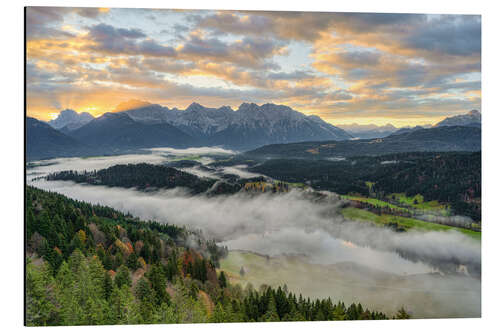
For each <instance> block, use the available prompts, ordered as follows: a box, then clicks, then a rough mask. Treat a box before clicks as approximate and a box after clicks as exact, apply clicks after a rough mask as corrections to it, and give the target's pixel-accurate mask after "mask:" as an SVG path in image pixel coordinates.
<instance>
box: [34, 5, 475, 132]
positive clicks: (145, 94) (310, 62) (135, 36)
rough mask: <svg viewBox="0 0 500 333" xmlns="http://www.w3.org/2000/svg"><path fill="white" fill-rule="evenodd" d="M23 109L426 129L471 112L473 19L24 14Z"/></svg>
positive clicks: (42, 114) (41, 114) (47, 113)
mask: <svg viewBox="0 0 500 333" xmlns="http://www.w3.org/2000/svg"><path fill="white" fill-rule="evenodd" d="M26 20H27V21H26V23H27V24H26V38H27V64H26V74H27V105H28V107H27V112H28V115H29V116H33V117H36V118H39V119H42V120H49V119H51V118H53V117H54V116H55V115H57V113H58V112H59V111H60V110H61V109H66V108H70V109H74V110H76V111H77V112H84V111H86V112H89V113H91V114H93V115H94V116H98V115H100V114H103V113H105V112H109V111H114V110H115V109H116V106H117V105H118V104H120V103H123V102H126V101H129V100H131V99H136V100H143V101H148V102H151V103H158V104H162V105H165V106H168V107H178V108H181V109H183V108H185V107H186V106H187V105H189V104H190V103H191V102H193V101H196V102H198V103H200V104H203V105H205V106H210V107H219V106H222V105H229V106H231V107H233V108H234V109H236V108H237V107H238V106H239V105H240V104H241V103H242V102H255V103H258V104H260V103H268V102H270V103H276V104H285V105H288V106H290V107H292V108H294V109H296V110H298V111H301V112H304V113H306V114H315V115H319V116H321V117H322V118H323V119H325V120H326V121H328V122H331V123H333V124H345V123H353V122H356V123H359V124H367V123H375V124H385V123H387V122H391V123H393V124H394V125H396V126H398V125H399V126H403V125H416V124H427V123H434V122H436V121H438V120H441V119H442V118H444V117H445V116H450V115H456V114H459V113H464V112H467V111H469V110H471V109H480V106H481V17H480V16H473V15H416V14H356V13H310V12H243V11H215V10H214V11H179V10H175V11H174V10H166V9H165V10H163V9H161V10H153V9H118V8H111V9H104V8H50V7H30V8H28V9H27V11H26Z"/></svg>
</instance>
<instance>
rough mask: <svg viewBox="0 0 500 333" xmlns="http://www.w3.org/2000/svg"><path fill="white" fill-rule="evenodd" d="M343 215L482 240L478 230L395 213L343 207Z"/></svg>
mask: <svg viewBox="0 0 500 333" xmlns="http://www.w3.org/2000/svg"><path fill="white" fill-rule="evenodd" d="M342 215H343V216H344V217H345V218H346V219H350V220H355V221H367V222H372V223H375V224H378V225H386V224H389V223H397V224H398V225H399V226H400V227H402V228H404V229H405V230H409V229H412V228H415V229H420V230H426V231H449V230H456V231H459V232H461V233H463V234H466V235H467V236H470V237H472V238H474V239H477V240H480V239H481V233H480V232H477V231H472V230H468V229H464V228H457V227H451V226H447V225H443V224H437V223H431V222H426V221H421V220H417V219H413V218H408V217H401V216H394V215H387V214H382V215H377V214H374V213H372V212H369V211H366V210H364V209H359V208H354V207H347V208H344V209H342Z"/></svg>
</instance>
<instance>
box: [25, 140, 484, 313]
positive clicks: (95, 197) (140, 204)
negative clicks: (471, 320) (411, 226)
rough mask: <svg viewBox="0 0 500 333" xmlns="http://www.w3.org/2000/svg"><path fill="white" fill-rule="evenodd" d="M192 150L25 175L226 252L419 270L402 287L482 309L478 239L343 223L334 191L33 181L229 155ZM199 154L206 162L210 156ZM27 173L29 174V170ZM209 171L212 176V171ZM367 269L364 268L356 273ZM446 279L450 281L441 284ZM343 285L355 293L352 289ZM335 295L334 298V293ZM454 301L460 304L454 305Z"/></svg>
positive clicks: (70, 164)
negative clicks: (220, 191)
mask: <svg viewBox="0 0 500 333" xmlns="http://www.w3.org/2000/svg"><path fill="white" fill-rule="evenodd" d="M196 149H197V151H192V150H188V151H184V150H173V149H155V150H152V151H148V152H146V153H145V154H138V155H122V156H113V157H99V158H89V159H80V158H67V159H54V160H49V161H44V162H43V163H41V165H40V166H35V167H33V168H31V169H29V170H28V181H29V183H30V184H31V185H34V186H36V187H39V188H42V189H46V190H50V191H55V192H58V193H61V194H64V195H66V196H68V197H71V198H74V199H78V200H83V201H87V202H91V203H94V204H101V205H107V206H110V207H113V208H115V209H118V210H120V211H122V212H124V213H131V214H132V215H134V216H137V217H139V218H141V219H146V220H156V221H159V222H164V223H171V224H176V225H184V226H187V227H188V228H191V229H197V230H201V231H202V232H203V233H204V234H205V235H206V236H207V237H209V238H214V239H216V240H217V241H218V242H220V243H221V244H222V245H226V246H228V248H229V249H230V250H248V251H253V252H256V253H259V254H263V255H269V256H275V257H277V256H281V255H299V256H302V257H303V258H304V261H305V262H307V263H311V264H320V265H335V264H340V263H344V262H353V263H356V264H359V265H361V266H362V267H369V268H370V269H373V270H375V271H382V272H386V273H388V274H392V275H391V276H395V277H398V276H399V277H405V276H408V275H416V276H417V275H418V276H419V280H418V282H415V285H413V286H406V287H405V288H409V290H413V291H415V290H419V291H420V292H423V293H424V294H429V293H430V294H429V295H432V297H434V298H432V299H434V301H436V302H437V301H439V302H440V304H446V302H444V298H448V297H452V298H453V297H455V298H456V297H458V299H454V300H453V301H452V302H453V303H454V304H453V306H451V305H450V306H451V307H453V309H452V310H451V309H448V310H449V311H448V310H447V309H446V308H445V309H444V310H443V312H442V314H446V315H451V316H453V315H454V316H461V315H465V314H466V313H468V314H469V315H470V313H474V314H477V313H480V306H479V305H480V280H479V279H477V278H469V277H467V276H466V275H469V274H470V275H472V276H473V277H474V276H475V277H478V276H480V267H481V256H480V255H481V248H480V242H477V241H475V240H473V239H471V238H470V237H467V236H466V235H464V234H462V233H459V232H454V231H450V232H420V231H414V230H410V231H408V232H403V233H397V232H394V231H392V230H391V229H388V228H380V227H376V226H373V225H371V224H368V223H358V222H354V221H347V220H345V219H344V217H343V216H342V215H341V214H340V208H341V207H342V205H343V202H342V200H340V199H339V198H338V196H336V195H335V194H330V195H328V196H327V198H326V199H324V200H321V201H312V200H310V199H309V198H308V197H307V195H306V194H305V193H303V192H301V191H298V190H292V191H290V192H289V193H285V194H280V195H273V194H259V195H248V194H245V193H238V194H235V195H229V196H225V195H223V196H217V197H207V196H205V195H196V196H193V195H189V194H188V193H187V191H184V190H183V189H182V188H175V189H172V190H158V191H150V192H142V191H137V190H135V189H123V188H117V187H113V188H111V187H106V186H92V185H84V184H76V183H73V182H65V181H46V180H44V179H38V180H35V181H31V179H32V178H33V177H39V176H40V175H45V174H47V173H51V172H55V171H61V170H79V171H82V170H94V169H102V168H107V167H109V166H112V165H116V164H124V163H142V162H146V163H152V164H162V163H165V162H167V161H168V160H169V159H170V157H171V156H172V155H174V156H175V155H184V154H210V153H223V154H229V153H231V152H230V151H220V150H217V149H216V150H212V149H211V148H207V149H205V148H196ZM204 158H205V163H207V161H208V160H209V158H208V157H204ZM205 163H204V164H205ZM208 163H209V162H208ZM185 171H188V170H185ZM188 172H189V171H188ZM203 172H204V176H210V171H203ZM218 172H222V173H230V174H236V175H239V176H240V177H249V176H254V175H255V174H252V173H249V172H248V171H246V170H245V166H244V165H240V166H235V167H230V168H228V167H226V168H220V169H218ZM30 173H32V174H33V175H31V176H30ZM193 173H194V172H193ZM212 176H213V178H216V176H214V175H213V174H212ZM459 267H466V268H465V274H464V275H465V276H463V278H461V277H460V276H458V277H457V276H455V274H450V273H454V272H456V270H457V268H459ZM478 272H479V273H478ZM365 273H366V271H363V272H360V273H359V275H362V274H365ZM429 273H433V274H430V275H429ZM428 276H429V277H428ZM364 278H366V276H365V277H364ZM444 280H446V281H448V280H449V281H453V283H451V282H450V283H448V284H445V283H443V281H444ZM373 283H375V282H373ZM384 283H385V282H384ZM308 285H310V282H308V281H307V279H304V280H303V284H301V283H299V284H298V286H297V288H304V289H305V290H307V288H309V289H311V287H310V286H308ZM384 285H385V284H384ZM445 286H451V287H450V288H452V289H449V290H448V291H447V289H446V288H447V287H445ZM328 288H329V287H328V286H326V285H324V283H322V282H321V281H318V283H317V288H314V290H311V291H310V294H311V295H314V294H315V293H320V292H321V290H323V291H324V290H328ZM346 288H347V289H348V290H349V291H350V293H351V294H352V293H353V287H346ZM385 288H388V287H385ZM443 288H444V289H443ZM414 289H415V290H414ZM452 290H455V293H452V292H451V291H452ZM332 293H333V291H332ZM380 293H381V294H382V293H383V290H381V291H380ZM367 294H369V293H367ZM400 294H401V295H406V294H405V293H400ZM333 295H334V296H337V294H335V293H333ZM342 295H343V297H345V295H344V294H342ZM346 295H348V293H346ZM450 295H454V296H450ZM407 296H408V295H407ZM401 297H403V296H401ZM408 297H409V296H408ZM412 297H413V296H412ZM429 297H430V296H429ZM443 297H444V298H443ZM398 301H404V299H403V298H398V299H397V300H395V301H394V302H398ZM408 301H409V300H408ZM374 302H375V301H374ZM457 302H461V303H460V304H461V305H460V306H459V307H458V308H457V305H456V303H457ZM376 303H378V302H376ZM380 303H382V302H380ZM388 304H390V303H387V300H385V306H388ZM395 306H396V305H395ZM417 311H419V310H417ZM422 313H423V312H422Z"/></svg>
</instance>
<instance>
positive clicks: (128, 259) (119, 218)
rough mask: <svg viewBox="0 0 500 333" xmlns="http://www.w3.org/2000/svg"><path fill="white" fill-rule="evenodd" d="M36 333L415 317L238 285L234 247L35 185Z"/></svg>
mask: <svg viewBox="0 0 500 333" xmlns="http://www.w3.org/2000/svg"><path fill="white" fill-rule="evenodd" d="M26 237H27V240H26V271H25V273H26V281H25V288H26V309H25V310H26V311H25V320H26V324H27V325H28V326H45V325H50V326H56V325H98V324H143V323H199V322H247V321H299V320H366V319H369V320H374V319H388V318H394V319H407V318H409V317H410V315H409V314H408V313H407V312H406V311H405V309H404V308H401V309H400V310H399V311H398V312H397V313H396V314H394V315H393V316H391V317H389V316H387V315H386V314H384V313H380V312H377V311H371V310H369V309H366V308H365V307H363V306H362V305H361V304H350V305H346V304H344V303H343V302H342V301H341V300H338V301H333V300H332V299H330V298H328V299H322V300H311V299H309V298H305V297H303V296H302V295H298V296H297V295H296V294H294V293H292V292H290V291H288V288H287V287H286V285H285V286H279V287H277V288H276V287H270V286H266V285H262V286H260V287H259V288H257V289H255V288H254V287H253V286H252V285H250V284H248V285H246V286H245V288H243V287H242V286H241V285H239V284H231V282H230V279H229V277H228V276H227V275H226V274H225V273H224V271H222V270H220V269H218V267H219V260H220V259H221V258H223V257H224V256H225V255H226V254H227V248H225V247H220V246H218V245H217V244H216V243H215V242H214V241H212V240H206V239H204V238H203V236H202V235H201V234H200V233H198V232H194V231H190V230H187V229H186V228H181V227H177V226H174V225H171V224H160V223H157V222H154V221H141V220H139V219H137V218H134V217H133V216H131V215H129V214H123V213H120V212H118V211H116V210H114V209H112V208H109V207H104V206H100V205H92V204H89V203H86V202H82V201H76V200H72V199H69V198H67V197H65V196H63V195H60V194H56V193H52V192H47V191H44V190H40V189H36V188H34V187H31V186H27V187H26Z"/></svg>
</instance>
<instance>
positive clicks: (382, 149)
mask: <svg viewBox="0 0 500 333" xmlns="http://www.w3.org/2000/svg"><path fill="white" fill-rule="evenodd" d="M480 150H481V129H480V128H476V127H466V126H445V127H436V128H428V129H421V130H417V131H411V132H407V133H403V134H399V135H396V134H393V135H390V136H388V137H385V138H379V139H364V140H348V141H317V142H299V143H288V144H274V145H267V146H263V147H260V148H257V149H255V150H252V151H248V152H246V153H245V154H244V155H245V156H247V157H248V158H269V157H272V158H306V159H326V158H332V157H349V156H364V155H371V156H376V155H384V154H393V153H403V152H446V151H480Z"/></svg>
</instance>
